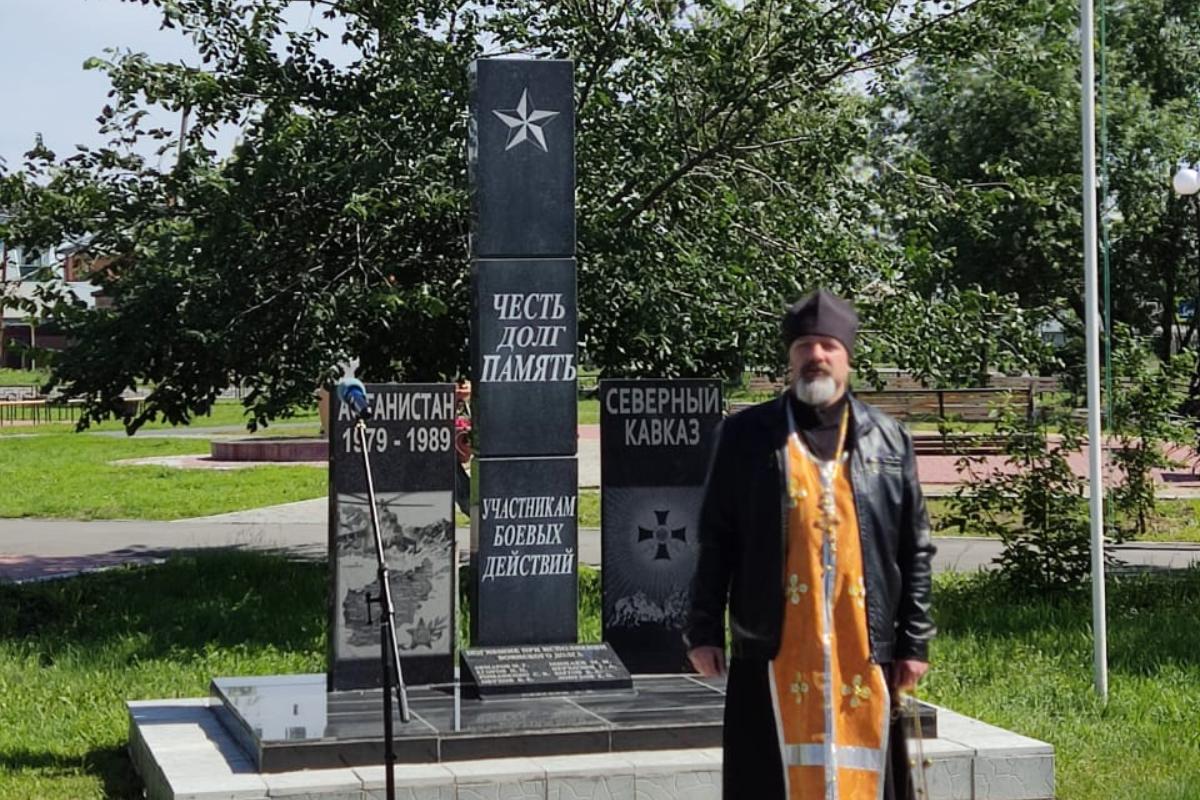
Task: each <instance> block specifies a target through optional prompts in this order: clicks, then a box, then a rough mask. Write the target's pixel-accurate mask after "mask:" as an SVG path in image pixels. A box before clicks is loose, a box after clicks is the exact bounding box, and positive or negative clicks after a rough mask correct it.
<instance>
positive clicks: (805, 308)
mask: <svg viewBox="0 0 1200 800" xmlns="http://www.w3.org/2000/svg"><path fill="white" fill-rule="evenodd" d="M782 332H783V344H784V346H785V347H791V346H792V342H794V341H796V340H797V339H799V338H800V337H801V336H830V337H832V338H834V339H837V340H838V341H839V342H841V343H842V345H844V346H845V348H846V352H847V353H850V354H851V355H853V354H854V339H855V337H856V336H857V335H858V314H857V312H855V310H854V306H852V305H850V303H848V302H846V301H845V300H843V299H842V298H840V297H838V296H837V295H836V294H834V293H833V292H830V291H828V290H826V289H817V290H816V291H815V292H813V293H812V294H810V295H806V296H805V297H804V298H803V299H801V300H800V301H799V302H797V303H796V304H794V305H793V306H791V307H790V308H788V310H787V311H786V312H785V313H784V315H783V325H782Z"/></svg>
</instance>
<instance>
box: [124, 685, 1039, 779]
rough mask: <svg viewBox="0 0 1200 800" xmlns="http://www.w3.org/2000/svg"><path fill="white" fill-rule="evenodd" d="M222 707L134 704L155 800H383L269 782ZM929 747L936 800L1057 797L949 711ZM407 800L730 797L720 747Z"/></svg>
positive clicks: (984, 732)
mask: <svg viewBox="0 0 1200 800" xmlns="http://www.w3.org/2000/svg"><path fill="white" fill-rule="evenodd" d="M217 702H218V701H216V700H213V699H211V698H197V699H183V700H139V701H130V702H129V703H128V704H127V706H128V710H129V718H130V730H129V753H130V757H131V759H132V761H133V764H134V767H135V769H136V770H137V772H138V774H139V775H140V776H141V778H142V781H143V782H144V783H145V786H146V797H147V798H149V800H268V798H289V800H376V798H378V799H379V800H382V798H384V796H385V787H384V768H383V767H382V766H371V767H346V768H340V769H322V770H302V771H296V772H284V773H277V774H270V775H264V774H260V773H258V772H257V771H256V770H255V766H254V764H253V762H252V761H251V759H250V757H249V756H248V754H246V753H245V751H244V750H243V749H242V748H241V746H240V745H239V744H238V743H237V742H236V741H235V740H234V739H233V737H232V736H231V735H230V734H229V733H228V732H227V731H226V729H225V728H224V726H222V725H221V724H220V722H219V721H218V719H217V717H216V713H215V708H214V707H215V706H216V705H217ZM938 732H939V735H940V738H938V739H928V740H925V741H924V742H922V748H921V751H920V752H919V753H914V756H915V757H919V758H921V759H923V763H924V765H925V770H924V774H925V781H926V785H927V786H928V790H929V794H928V797H929V800H1053V798H1054V748H1053V747H1052V746H1051V745H1049V744H1047V743H1045V742H1041V741H1038V740H1036V739H1030V738H1029V737H1026V736H1021V735H1019V734H1016V733H1012V732H1011V731H1007V730H1004V729H1002V728H998V727H996V726H994V725H989V724H987V723H985V722H981V721H979V720H976V719H972V718H970V717H966V716H963V715H961V714H957V713H955V712H953V711H950V710H949V709H943V708H939V709H938ZM396 787H397V792H396V795H397V797H398V798H401V800H493V798H494V799H495V800H500V799H501V798H505V799H506V800H601V798H603V799H604V800H719V798H720V797H721V751H720V749H718V748H701V749H692V750H659V751H638V752H622V753H603V754H589V755H574V756H546V757H538V758H503V759H482V760H476V761H460V762H447V763H443V764H401V765H397V766H396Z"/></svg>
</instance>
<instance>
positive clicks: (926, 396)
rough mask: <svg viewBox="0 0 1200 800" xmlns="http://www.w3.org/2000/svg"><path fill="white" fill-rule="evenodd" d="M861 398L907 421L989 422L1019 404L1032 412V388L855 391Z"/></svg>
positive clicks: (1021, 410)
mask: <svg viewBox="0 0 1200 800" xmlns="http://www.w3.org/2000/svg"><path fill="white" fill-rule="evenodd" d="M855 395H856V396H857V397H858V399H859V400H862V401H863V402H864V403H870V404H871V405H873V406H875V407H876V408H878V409H879V410H881V411H884V412H885V413H887V414H890V415H892V416H893V417H895V418H896V419H899V420H904V421H906V422H917V421H937V420H957V421H960V422H988V421H990V420H993V419H995V418H996V415H997V411H998V410H999V408H1001V407H1004V406H1011V405H1013V404H1019V405H1018V409H1019V410H1020V412H1021V413H1022V414H1025V415H1027V416H1028V415H1032V413H1033V397H1034V393H1033V389H1032V387H1029V386H1026V387H1024V388H1015V387H1014V388H997V387H987V388H982V389H884V390H883V391H862V392H858V391H856V392H855Z"/></svg>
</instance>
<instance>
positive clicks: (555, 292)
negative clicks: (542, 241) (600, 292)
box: [471, 258, 579, 457]
mask: <svg viewBox="0 0 1200 800" xmlns="http://www.w3.org/2000/svg"><path fill="white" fill-rule="evenodd" d="M471 308H472V311H471V379H472V389H471V392H472V402H473V403H474V409H473V410H474V416H475V420H476V424H475V431H474V442H475V452H476V454H477V455H481V456H485V457H490V456H567V455H574V453H575V452H576V449H577V447H578V438H579V434H578V431H577V428H576V423H577V404H576V385H577V381H576V368H577V364H576V350H577V342H576V338H577V337H576V320H577V317H578V307H577V302H576V289H575V261H574V260H573V259H569V258H561V259H541V260H533V259H525V260H515V259H514V260H504V261H475V262H473V263H472V266H471Z"/></svg>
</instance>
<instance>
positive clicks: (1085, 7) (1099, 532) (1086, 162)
mask: <svg viewBox="0 0 1200 800" xmlns="http://www.w3.org/2000/svg"><path fill="white" fill-rule="evenodd" d="M1092 17H1093V0H1080V1H1079V41H1080V50H1081V53H1080V55H1081V63H1082V80H1081V83H1082V84H1083V97H1082V100H1083V102H1082V104H1081V108H1082V122H1083V285H1084V305H1085V308H1086V315H1085V317H1086V319H1085V328H1086V340H1085V342H1086V347H1087V406H1088V483H1089V486H1090V490H1091V492H1090V494H1091V497H1090V501H1091V533H1092V636H1093V642H1094V655H1095V679H1096V693H1097V694H1099V695H1100V697H1101V699H1103V700H1105V701H1107V700H1108V623H1107V621H1106V616H1105V607H1104V485H1103V476H1102V473H1101V463H1102V462H1101V459H1102V458H1103V457H1104V456H1103V453H1104V442H1103V440H1102V439H1101V438H1100V436H1101V434H1100V325H1099V297H1098V295H1099V293H1098V291H1097V286H1096V284H1097V275H1096V79H1095V46H1094V42H1093V39H1092V36H1093V31H1094V23H1093V20H1092Z"/></svg>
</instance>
